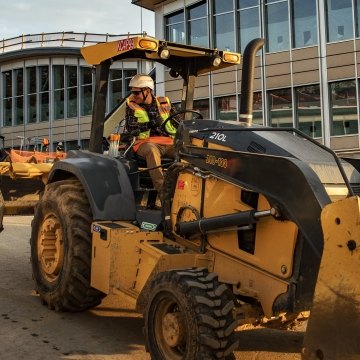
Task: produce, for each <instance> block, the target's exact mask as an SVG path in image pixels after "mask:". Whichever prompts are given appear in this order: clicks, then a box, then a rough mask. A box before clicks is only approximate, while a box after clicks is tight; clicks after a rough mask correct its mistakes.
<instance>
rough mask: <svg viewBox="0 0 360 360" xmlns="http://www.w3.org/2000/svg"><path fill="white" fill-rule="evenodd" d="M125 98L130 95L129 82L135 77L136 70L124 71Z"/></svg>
mask: <svg viewBox="0 0 360 360" xmlns="http://www.w3.org/2000/svg"><path fill="white" fill-rule="evenodd" d="M124 73H125V97H127V96H129V95H130V87H129V84H130V80H131V79H132V77H133V76H135V75H136V70H125V71H124Z"/></svg>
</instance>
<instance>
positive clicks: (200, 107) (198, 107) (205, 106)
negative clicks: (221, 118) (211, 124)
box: [193, 99, 210, 119]
mask: <svg viewBox="0 0 360 360" xmlns="http://www.w3.org/2000/svg"><path fill="white" fill-rule="evenodd" d="M193 109H194V111H198V112H199V113H200V114H201V115H202V116H203V118H204V119H209V118H210V108H209V99H200V100H194V104H193Z"/></svg>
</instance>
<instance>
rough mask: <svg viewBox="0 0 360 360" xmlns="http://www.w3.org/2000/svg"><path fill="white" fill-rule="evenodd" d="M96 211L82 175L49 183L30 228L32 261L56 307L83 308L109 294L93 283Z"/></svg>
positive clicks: (40, 286) (43, 292)
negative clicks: (76, 178) (92, 226)
mask: <svg viewBox="0 0 360 360" xmlns="http://www.w3.org/2000/svg"><path fill="white" fill-rule="evenodd" d="M91 221H92V213H91V209H90V205H89V202H88V200H87V197H86V194H85V192H84V190H83V188H82V186H81V184H80V182H79V181H78V180H75V179H72V180H64V181H59V182H56V183H52V184H48V185H47V186H46V188H45V192H44V195H43V197H42V199H41V200H40V201H39V203H38V204H37V207H36V210H35V215H34V220H33V222H32V231H31V239H30V244H31V264H32V271H33V278H34V281H35V286H36V290H37V291H38V293H39V294H40V298H41V299H42V300H43V302H44V303H45V304H46V305H47V306H48V307H49V308H51V309H55V310H56V311H64V310H69V311H82V310H85V309H88V308H91V307H94V306H96V305H98V304H99V303H100V302H101V299H102V298H103V297H104V296H105V294H103V293H102V292H100V291H98V290H95V289H93V288H91V286H90V271H91V251H92V250H91Z"/></svg>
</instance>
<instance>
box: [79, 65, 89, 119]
mask: <svg viewBox="0 0 360 360" xmlns="http://www.w3.org/2000/svg"><path fill="white" fill-rule="evenodd" d="M91 113H92V71H91V68H90V67H81V68H80V115H81V116H86V115H90V114H91Z"/></svg>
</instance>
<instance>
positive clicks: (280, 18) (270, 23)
mask: <svg viewBox="0 0 360 360" xmlns="http://www.w3.org/2000/svg"><path fill="white" fill-rule="evenodd" d="M265 23H266V27H267V29H266V30H267V31H266V50H267V51H268V52H274V51H283V50H288V49H289V9H288V2H287V1H283V0H282V1H276V2H275V1H274V0H266V21H265Z"/></svg>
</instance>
